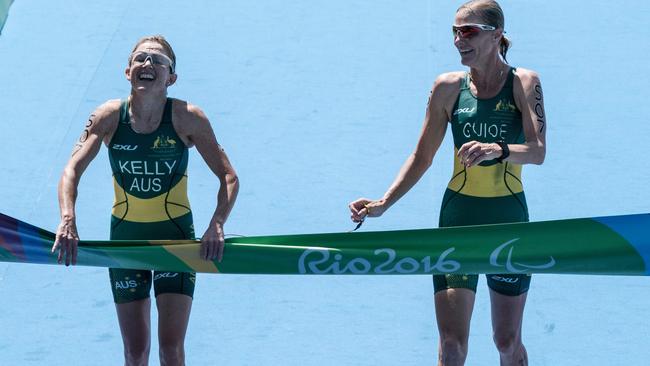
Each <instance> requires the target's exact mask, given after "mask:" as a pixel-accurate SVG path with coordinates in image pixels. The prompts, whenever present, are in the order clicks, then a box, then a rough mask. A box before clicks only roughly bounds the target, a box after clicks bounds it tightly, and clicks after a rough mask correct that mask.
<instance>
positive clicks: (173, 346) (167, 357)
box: [159, 340, 185, 366]
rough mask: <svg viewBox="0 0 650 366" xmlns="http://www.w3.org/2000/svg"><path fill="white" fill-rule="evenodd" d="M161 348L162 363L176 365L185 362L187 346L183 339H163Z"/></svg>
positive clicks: (170, 365)
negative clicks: (184, 345)
mask: <svg viewBox="0 0 650 366" xmlns="http://www.w3.org/2000/svg"><path fill="white" fill-rule="evenodd" d="M159 346H160V349H159V356H160V364H161V365H163V366H176V365H184V364H185V348H184V347H183V341H180V342H178V341H170V340H168V341H161V343H160V345H159Z"/></svg>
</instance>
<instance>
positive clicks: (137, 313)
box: [115, 298, 151, 352]
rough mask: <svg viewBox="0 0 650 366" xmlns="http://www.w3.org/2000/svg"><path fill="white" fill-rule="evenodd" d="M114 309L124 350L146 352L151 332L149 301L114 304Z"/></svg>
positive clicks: (147, 299)
mask: <svg viewBox="0 0 650 366" xmlns="http://www.w3.org/2000/svg"><path fill="white" fill-rule="evenodd" d="M115 308H116V310H117V319H118V321H119V323H120V331H121V333H122V341H123V342H124V347H125V349H127V350H131V351H135V352H144V351H146V352H148V349H149V344H150V332H151V319H150V317H151V299H149V298H146V299H142V300H137V301H132V302H128V303H125V304H115Z"/></svg>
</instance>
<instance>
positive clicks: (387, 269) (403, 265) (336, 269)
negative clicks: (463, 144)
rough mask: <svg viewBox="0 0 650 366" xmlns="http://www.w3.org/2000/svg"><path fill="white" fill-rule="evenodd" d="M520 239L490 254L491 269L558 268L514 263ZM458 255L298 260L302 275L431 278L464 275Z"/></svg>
mask: <svg viewBox="0 0 650 366" xmlns="http://www.w3.org/2000/svg"><path fill="white" fill-rule="evenodd" d="M517 240H519V238H515V239H511V240H508V241H506V242H504V243H503V244H501V245H499V246H497V247H496V248H495V249H494V250H493V251H492V252H491V254H490V256H489V260H488V263H489V265H490V266H491V267H505V270H500V271H502V272H508V273H525V272H529V271H530V270H541V269H548V268H552V267H553V266H555V259H554V258H553V257H552V256H551V257H549V260H548V262H546V263H544V264H541V265H531V264H525V263H521V262H513V260H512V257H513V252H514V250H515V246H514V243H515V242H516V241H517ZM454 251H456V248H455V247H451V248H448V249H446V250H445V251H443V252H442V253H441V254H440V255H439V256H438V257H437V258H435V257H434V258H432V257H431V256H426V257H424V258H422V259H420V260H418V259H415V258H413V257H409V256H399V259H398V255H397V251H395V250H394V249H391V248H381V249H376V250H375V251H374V252H373V256H369V257H355V258H350V259H348V258H345V256H344V255H343V251H340V250H336V249H334V250H330V249H326V248H318V247H314V248H309V249H306V250H305V251H304V252H303V253H302V254H301V255H300V258H299V259H298V273H300V274H370V273H375V274H415V273H422V274H431V273H452V272H456V273H462V271H463V270H462V268H463V266H462V263H461V261H458V260H454V259H451V258H450V256H451V255H452V253H453V252H454ZM506 251H507V256H506V258H505V261H502V262H500V257H502V253H505V252H506ZM332 254H333V255H332Z"/></svg>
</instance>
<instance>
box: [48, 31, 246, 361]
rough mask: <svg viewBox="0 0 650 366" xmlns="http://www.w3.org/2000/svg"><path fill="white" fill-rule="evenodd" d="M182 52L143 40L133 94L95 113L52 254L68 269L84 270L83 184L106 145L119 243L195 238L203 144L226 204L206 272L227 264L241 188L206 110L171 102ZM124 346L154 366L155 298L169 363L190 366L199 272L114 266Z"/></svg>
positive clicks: (212, 232) (69, 183)
mask: <svg viewBox="0 0 650 366" xmlns="http://www.w3.org/2000/svg"><path fill="white" fill-rule="evenodd" d="M175 66H176V56H175V55H174V51H173V50H172V48H171V46H170V45H169V43H168V42H167V41H166V40H165V38H164V37H162V36H151V37H145V38H142V39H141V40H139V41H138V42H137V44H136V45H135V47H134V49H133V52H132V53H131V55H130V56H129V60H128V66H127V68H126V79H127V80H128V81H129V82H130V83H131V93H130V95H129V97H128V98H126V99H124V100H109V101H107V102H106V103H104V104H103V105H101V106H99V107H98V108H97V109H96V110H95V112H94V113H93V114H91V116H90V118H89V119H88V122H87V123H86V125H85V129H84V131H83V133H82V135H81V137H80V139H79V141H78V142H77V144H76V145H75V147H74V149H73V151H72V156H71V158H70V160H69V161H68V164H67V165H66V167H65V170H64V171H63V175H62V177H61V180H60V183H59V206H60V209H61V223H60V225H59V227H58V230H57V238H56V242H55V244H54V247H53V248H52V251H53V252H55V251H58V260H59V263H61V262H63V261H65V264H66V265H69V264H75V262H76V256H77V243H78V241H79V237H78V234H77V228H76V224H75V200H76V197H77V186H78V183H79V180H80V179H81V175H82V174H83V172H84V170H85V169H86V167H87V166H88V164H89V163H90V162H91V161H92V160H93V158H94V157H95V156H96V155H97V152H98V151H99V149H100V147H101V144H102V142H104V144H105V145H106V146H107V148H108V154H109V159H110V163H111V169H112V171H113V186H114V188H115V204H114V206H113V209H112V213H111V239H115V240H136V239H143V240H146V239H194V237H195V235H194V226H193V222H192V212H191V210H190V205H189V201H188V198H187V162H188V148H190V147H192V146H196V148H197V150H198V151H199V153H200V154H201V156H202V157H203V159H204V160H205V162H206V163H207V165H208V167H209V169H210V170H212V172H213V173H214V174H215V175H216V176H217V177H218V179H219V181H220V183H221V185H220V188H219V193H218V198H217V207H216V210H215V212H214V215H213V217H212V220H211V221H210V223H209V225H208V229H207V230H206V232H205V233H204V234H203V236H202V237H201V242H202V243H201V253H200V255H201V257H202V259H203V260H205V261H206V262H205V264H206V266H210V265H214V264H212V263H211V262H208V261H212V260H214V259H215V258H216V259H217V260H219V261H221V259H222V256H223V249H224V238H223V225H224V223H225V222H226V218H227V217H228V214H229V212H230V210H231V209H232V207H233V205H234V203H235V198H236V196H237V191H238V188H239V183H238V180H237V176H236V174H235V171H234V169H233V167H232V166H231V165H230V162H229V161H228V157H227V156H226V154H225V153H224V151H223V149H222V148H221V147H220V146H219V144H218V143H217V140H216V138H215V135H214V132H213V130H212V127H211V126H210V122H209V121H208V119H207V117H206V116H205V114H204V113H203V112H202V111H201V109H199V108H198V107H197V106H195V105H192V104H190V103H188V102H185V101H182V100H178V99H174V98H168V97H167V88H168V87H169V86H171V85H173V84H174V82H176V78H177V75H176V73H175ZM109 274H110V281H111V288H112V291H113V298H114V301H115V307H116V309H117V316H118V320H119V324H120V330H121V333H122V339H123V343H124V357H125V364H126V365H146V364H148V359H149V348H150V338H151V334H150V333H151V332H150V329H151V326H150V311H151V300H150V297H149V293H150V290H151V287H152V285H153V287H154V292H155V295H156V305H157V308H158V315H159V316H158V341H159V346H160V347H159V349H160V362H161V364H163V365H184V364H185V351H184V340H185V332H186V329H187V324H188V321H189V315H190V309H191V306H192V297H193V294H194V283H195V279H196V275H195V274H194V273H177V272H158V271H155V272H153V273H152V272H151V271H148V270H126V269H115V268H111V269H109Z"/></svg>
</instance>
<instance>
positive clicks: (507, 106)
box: [441, 68, 528, 226]
mask: <svg viewBox="0 0 650 366" xmlns="http://www.w3.org/2000/svg"><path fill="white" fill-rule="evenodd" d="M515 70H516V69H514V68H510V70H509V71H508V77H507V79H506V82H505V84H504V86H503V88H502V89H501V91H499V93H498V94H497V95H496V96H494V97H492V98H487V99H479V98H477V97H476V96H475V95H474V94H472V92H471V90H470V87H469V86H470V79H469V74H466V75H465V78H464V79H463V80H462V82H461V85H460V93H459V94H458V98H457V100H456V103H455V105H454V109H453V113H452V118H451V121H450V122H449V123H450V124H451V130H452V134H453V137H454V146H455V149H454V152H455V154H454V171H453V174H452V177H451V179H450V181H449V184H448V186H447V190H446V191H445V196H444V198H443V207H442V210H441V226H455V225H477V224H487V223H497V222H513V221H527V220H528V208H527V206H526V200H525V196H524V192H523V185H522V181H521V165H520V164H513V163H510V162H507V161H504V162H502V163H499V162H497V161H496V160H488V161H483V162H481V163H480V164H478V165H476V166H473V167H470V168H465V166H464V165H463V164H462V163H461V162H460V159H459V158H458V156H457V155H456V153H457V152H458V149H460V147H461V146H462V145H463V144H465V143H466V142H469V141H479V142H483V143H494V142H496V141H504V142H505V143H507V144H520V143H523V142H524V141H525V139H524V132H523V126H522V118H521V111H519V109H518V108H517V106H516V104H515V99H514V93H513V80H514V73H515ZM454 206H456V207H454ZM444 215H447V217H444ZM482 216H483V218H481V217H482Z"/></svg>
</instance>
